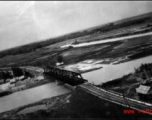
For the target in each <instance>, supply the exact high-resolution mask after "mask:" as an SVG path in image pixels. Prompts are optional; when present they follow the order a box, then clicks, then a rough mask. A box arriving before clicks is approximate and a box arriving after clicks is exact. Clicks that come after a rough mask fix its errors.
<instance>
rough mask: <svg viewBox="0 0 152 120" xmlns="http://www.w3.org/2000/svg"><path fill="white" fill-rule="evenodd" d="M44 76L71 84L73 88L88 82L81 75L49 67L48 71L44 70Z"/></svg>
mask: <svg viewBox="0 0 152 120" xmlns="http://www.w3.org/2000/svg"><path fill="white" fill-rule="evenodd" d="M44 75H45V76H46V77H47V76H51V77H54V78H57V79H58V80H60V81H62V82H65V83H67V84H70V85H72V86H75V85H79V84H82V83H84V82H87V80H85V79H83V78H82V76H81V74H80V73H76V72H72V71H68V70H63V69H60V68H56V67H52V66H48V67H47V68H46V69H44Z"/></svg>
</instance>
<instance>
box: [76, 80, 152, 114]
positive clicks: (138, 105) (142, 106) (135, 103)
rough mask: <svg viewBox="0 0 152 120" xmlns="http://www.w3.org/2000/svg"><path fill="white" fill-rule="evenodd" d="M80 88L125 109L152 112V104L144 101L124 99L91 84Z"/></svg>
mask: <svg viewBox="0 0 152 120" xmlns="http://www.w3.org/2000/svg"><path fill="white" fill-rule="evenodd" d="M79 87H81V88H83V89H84V90H86V91H88V92H89V93H91V94H93V95H95V96H97V97H100V98H101V99H104V100H107V101H109V102H113V103H116V104H119V105H122V106H125V107H130V108H132V109H135V110H146V109H149V110H152V104H150V103H146V102H142V101H139V100H135V99H132V98H127V97H124V96H123V95H122V94H120V93H117V92H113V91H109V90H105V89H102V88H97V87H95V86H93V85H91V84H90V83H85V84H82V85H80V86H79ZM145 112H146V111H145ZM147 114H150V115H152V113H150V112H147Z"/></svg>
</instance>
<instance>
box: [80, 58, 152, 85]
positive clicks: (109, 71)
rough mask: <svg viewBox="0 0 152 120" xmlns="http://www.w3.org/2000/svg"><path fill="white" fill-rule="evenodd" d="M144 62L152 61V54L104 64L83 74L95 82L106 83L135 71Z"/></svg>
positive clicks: (85, 77) (89, 80)
mask: <svg viewBox="0 0 152 120" xmlns="http://www.w3.org/2000/svg"><path fill="white" fill-rule="evenodd" d="M142 63H152V56H148V57H144V58H141V59H137V60H132V61H129V62H125V63H120V64H115V65H113V64H109V65H102V67H103V68H101V69H99V70H94V71H92V72H87V73H84V74H82V76H83V78H84V79H87V80H88V82H91V83H92V82H93V83H94V84H100V83H104V82H106V81H109V80H113V79H116V78H120V77H122V76H123V75H125V74H128V73H130V72H134V70H135V68H138V67H139V66H140V65H141V64H142Z"/></svg>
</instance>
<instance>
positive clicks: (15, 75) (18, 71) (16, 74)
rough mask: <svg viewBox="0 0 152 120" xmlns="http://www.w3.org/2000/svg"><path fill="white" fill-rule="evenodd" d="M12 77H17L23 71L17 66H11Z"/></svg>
mask: <svg viewBox="0 0 152 120" xmlns="http://www.w3.org/2000/svg"><path fill="white" fill-rule="evenodd" d="M12 71H13V75H14V77H19V76H22V75H23V71H22V69H21V68H19V67H12Z"/></svg>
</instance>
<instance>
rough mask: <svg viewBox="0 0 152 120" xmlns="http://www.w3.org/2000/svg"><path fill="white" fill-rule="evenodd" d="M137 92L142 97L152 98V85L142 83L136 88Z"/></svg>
mask: <svg viewBox="0 0 152 120" xmlns="http://www.w3.org/2000/svg"><path fill="white" fill-rule="evenodd" d="M136 93H137V94H138V96H139V98H141V99H151V98H152V89H151V86H146V85H140V86H139V87H138V88H136Z"/></svg>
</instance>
